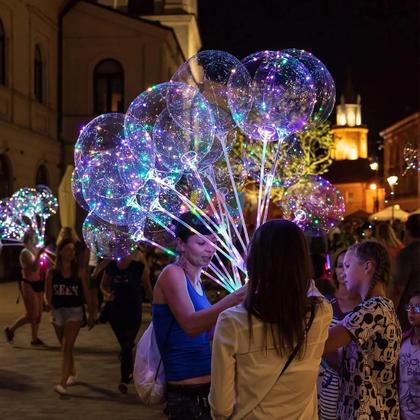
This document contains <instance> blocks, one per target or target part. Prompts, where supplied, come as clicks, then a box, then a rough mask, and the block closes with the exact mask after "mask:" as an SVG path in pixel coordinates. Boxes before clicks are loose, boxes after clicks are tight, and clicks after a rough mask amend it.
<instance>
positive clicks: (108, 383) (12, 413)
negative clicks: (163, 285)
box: [0, 282, 165, 420]
mask: <svg viewBox="0 0 420 420" xmlns="http://www.w3.org/2000/svg"><path fill="white" fill-rule="evenodd" d="M16 296H17V284H16V283H15V282H11V283H0V327H1V337H0V419H1V420H9V419H13V420H20V419H48V420H56V419H57V420H61V419H66V420H67V419H72V420H73V419H74V420H79V419H80V420H82V419H83V420H89V419H100V420H107V419H112V420H117V419H124V420H134V419H139V420H149V419H150V420H151V419H153V420H155V419H164V418H165V416H163V415H162V407H160V406H158V407H152V408H150V407H145V406H143V405H142V404H141V403H140V402H139V400H138V398H137V395H136V391H135V389H134V385H130V386H129V391H128V393H127V394H126V395H122V394H120V393H119V391H118V389H117V385H118V381H119V361H118V345H117V343H116V340H115V338H114V336H113V334H112V331H111V328H110V326H109V324H100V325H97V326H95V328H93V330H91V331H88V330H87V328H83V329H82V330H81V332H80V334H79V337H78V339H77V342H76V347H75V363H76V370H77V383H76V385H75V386H73V387H69V388H68V390H69V395H68V396H66V397H60V396H59V395H58V394H56V393H55V392H54V391H53V385H54V384H56V383H57V382H58V380H59V376H60V363H61V357H60V349H59V345H58V341H57V339H56V337H55V334H54V331H53V327H52V325H51V323H50V316H49V314H48V313H45V312H44V313H43V319H42V323H41V327H40V333H39V337H40V338H41V339H42V340H43V341H44V342H45V343H46V344H47V347H45V348H34V347H32V346H31V345H30V328H29V326H27V325H25V326H24V327H22V328H20V329H19V330H18V331H17V332H16V335H15V340H14V345H13V346H12V345H10V344H8V343H7V342H6V340H5V337H4V332H3V331H4V327H5V326H6V325H8V324H10V323H12V322H13V321H14V320H15V319H16V318H17V317H18V316H19V315H20V314H21V313H22V312H23V304H22V302H20V303H19V304H15V302H16ZM143 318H144V322H143V326H142V327H143V328H142V331H143V330H144V328H145V327H146V326H147V324H148V322H149V320H150V305H145V307H144V315H143Z"/></svg>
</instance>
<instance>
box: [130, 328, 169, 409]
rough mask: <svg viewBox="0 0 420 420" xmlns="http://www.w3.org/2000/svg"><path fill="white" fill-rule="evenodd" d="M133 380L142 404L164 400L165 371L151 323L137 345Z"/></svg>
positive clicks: (157, 402)
mask: <svg viewBox="0 0 420 420" xmlns="http://www.w3.org/2000/svg"><path fill="white" fill-rule="evenodd" d="M158 370H159V371H158ZM156 373H157V375H156ZM133 380H134V384H135V386H136V389H137V393H138V394H139V397H140V399H141V401H142V402H143V403H144V404H146V405H152V404H159V403H162V402H163V401H164V400H165V385H166V379H165V370H164V368H163V363H162V362H161V355H160V352H159V348H158V345H157V342H156V337H155V331H154V329H153V323H152V322H151V323H150V325H149V326H148V327H147V329H146V331H145V332H144V334H143V335H142V337H141V338H140V340H139V342H138V344H137V349H136V360H135V362H134V372H133Z"/></svg>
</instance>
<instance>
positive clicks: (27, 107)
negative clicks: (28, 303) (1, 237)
mask: <svg viewBox="0 0 420 420" xmlns="http://www.w3.org/2000/svg"><path fill="white" fill-rule="evenodd" d="M196 12H197V5H196V1H194V0H178V1H176V0H171V1H165V2H162V1H158V0H157V1H129V0H97V1H93V0H92V1H87V0H54V1H45V0H21V1H16V0H0V199H1V198H3V197H7V196H10V195H11V194H12V193H13V192H14V191H16V190H17V189H19V188H21V187H30V186H34V185H36V184H46V185H48V186H50V187H51V188H52V190H53V192H54V193H57V190H58V186H59V183H60V180H61V177H62V175H63V174H64V171H65V169H66V166H67V165H68V164H72V161H73V145H74V143H75V141H76V139H77V136H78V133H79V130H80V128H81V126H82V125H84V124H85V123H86V122H87V121H89V120H91V119H92V118H94V117H95V116H96V115H99V114H102V113H105V112H114V111H115V112H117V111H120V112H124V111H125V110H126V108H127V107H128V105H129V104H130V102H131V101H132V100H133V99H134V98H135V97H136V96H137V95H138V94H139V93H141V92H142V91H144V90H145V89H146V88H147V87H149V86H150V85H153V84H155V83H161V82H164V81H167V80H168V79H169V78H170V76H171V75H172V73H173V72H174V71H175V69H176V68H177V67H178V66H179V65H180V64H182V63H183V62H184V61H185V60H186V59H187V58H188V57H189V56H191V55H193V54H195V53H196V52H197V51H198V49H199V48H200V47H201V40H200V35H199V31H198V25H197V20H196ZM143 15H144V16H143ZM54 223H55V228H54V229H53V230H57V227H58V219H57V218H56V221H55V222H53V224H54ZM4 271H5V268H4V267H3V268H2V266H1V265H0V278H1V277H4V276H5V273H4ZM6 271H7V270H6ZM6 275H7V273H6Z"/></svg>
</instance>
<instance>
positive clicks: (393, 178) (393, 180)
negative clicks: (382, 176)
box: [386, 175, 398, 222]
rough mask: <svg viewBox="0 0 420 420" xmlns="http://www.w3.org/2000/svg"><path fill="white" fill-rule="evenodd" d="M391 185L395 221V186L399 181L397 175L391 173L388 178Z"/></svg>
mask: <svg viewBox="0 0 420 420" xmlns="http://www.w3.org/2000/svg"><path fill="white" fill-rule="evenodd" d="M386 180H387V181H388V184H389V187H390V188H391V204H392V216H391V217H392V222H393V221H394V200H393V198H394V186H395V184H396V183H397V182H398V177H397V175H391V176H389V177H388V178H387V179H386Z"/></svg>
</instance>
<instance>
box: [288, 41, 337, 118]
mask: <svg viewBox="0 0 420 420" xmlns="http://www.w3.org/2000/svg"><path fill="white" fill-rule="evenodd" d="M282 53H286V54H288V55H290V56H292V57H294V58H297V59H298V60H299V61H300V62H301V63H302V64H303V65H304V66H305V67H306V68H307V69H308V70H309V73H310V75H311V77H312V80H313V83H314V86H315V91H316V102H315V105H314V109H313V112H312V116H311V119H312V120H313V121H325V120H326V119H327V118H328V117H329V116H330V114H331V112H332V110H333V108H334V104H335V95H336V92H335V84H334V80H333V78H332V76H331V74H330V72H329V71H328V69H327V68H326V66H325V65H324V63H322V62H321V61H320V60H319V59H318V58H316V57H315V56H314V55H313V54H312V53H310V52H308V51H304V50H298V49H295V48H291V49H287V50H282Z"/></svg>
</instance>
